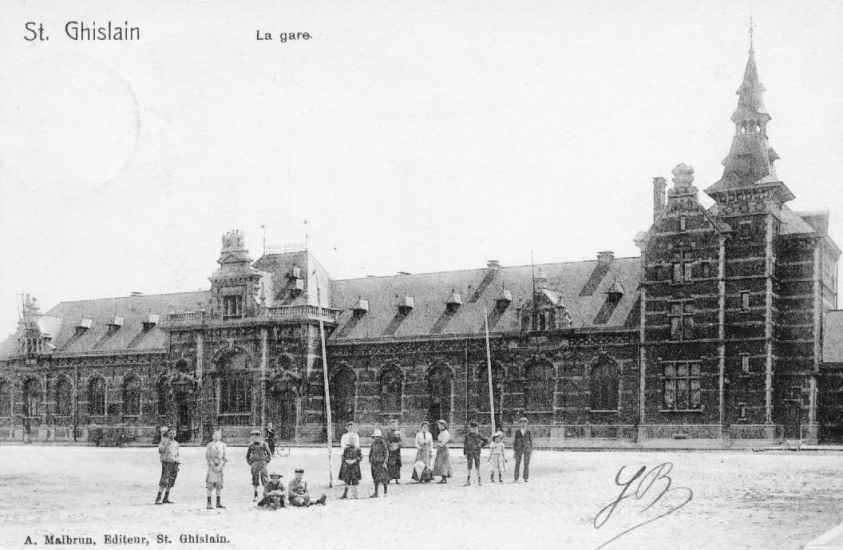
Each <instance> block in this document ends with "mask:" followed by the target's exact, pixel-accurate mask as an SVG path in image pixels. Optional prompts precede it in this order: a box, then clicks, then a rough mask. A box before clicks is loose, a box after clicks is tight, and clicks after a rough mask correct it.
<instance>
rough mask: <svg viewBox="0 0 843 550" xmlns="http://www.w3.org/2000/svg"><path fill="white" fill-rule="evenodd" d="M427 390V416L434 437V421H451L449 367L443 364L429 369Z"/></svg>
mask: <svg viewBox="0 0 843 550" xmlns="http://www.w3.org/2000/svg"><path fill="white" fill-rule="evenodd" d="M427 391H428V395H429V396H430V401H429V405H428V407H427V418H428V422H430V432H431V433H432V434H433V437H434V439H435V438H436V436H437V435H438V434H439V427H438V426H436V425H435V423H436V421H437V420H444V421H445V422H448V423H449V424H450V422H451V397H452V387H451V369H449V368H448V367H446V366H444V365H438V366H436V367H433V368H432V369H430V371H429V372H428V374H427ZM449 427H450V426H449Z"/></svg>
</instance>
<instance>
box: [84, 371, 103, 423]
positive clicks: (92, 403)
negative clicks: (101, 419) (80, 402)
mask: <svg viewBox="0 0 843 550" xmlns="http://www.w3.org/2000/svg"><path fill="white" fill-rule="evenodd" d="M88 414H90V415H92V416H105V380H103V379H102V378H100V377H99V376H98V377H96V378H94V379H92V380H91V382H90V383H89V384H88Z"/></svg>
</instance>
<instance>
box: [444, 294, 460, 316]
mask: <svg viewBox="0 0 843 550" xmlns="http://www.w3.org/2000/svg"><path fill="white" fill-rule="evenodd" d="M461 305H462V297H460V295H459V294H458V293H457V292H456V291H455V290H452V291H451V295H450V296H448V301H447V302H445V308H446V309H447V310H448V313H456V311H457V310H458V309H459V308H460V306H461Z"/></svg>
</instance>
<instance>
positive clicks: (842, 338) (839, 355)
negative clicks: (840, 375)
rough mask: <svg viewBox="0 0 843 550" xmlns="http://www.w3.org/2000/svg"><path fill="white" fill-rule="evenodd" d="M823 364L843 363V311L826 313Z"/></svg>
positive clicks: (824, 318) (824, 319)
mask: <svg viewBox="0 0 843 550" xmlns="http://www.w3.org/2000/svg"><path fill="white" fill-rule="evenodd" d="M823 363H843V310H840V309H833V310H831V311H826V312H825V316H824V317H823Z"/></svg>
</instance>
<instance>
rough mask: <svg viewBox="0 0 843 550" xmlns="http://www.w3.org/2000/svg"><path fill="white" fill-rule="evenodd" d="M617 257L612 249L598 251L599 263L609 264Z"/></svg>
mask: <svg viewBox="0 0 843 550" xmlns="http://www.w3.org/2000/svg"><path fill="white" fill-rule="evenodd" d="M614 259H615V253H614V252H612V251H611V250H601V251H600V252H598V253H597V265H609V264H610V263H612V260H614Z"/></svg>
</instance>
